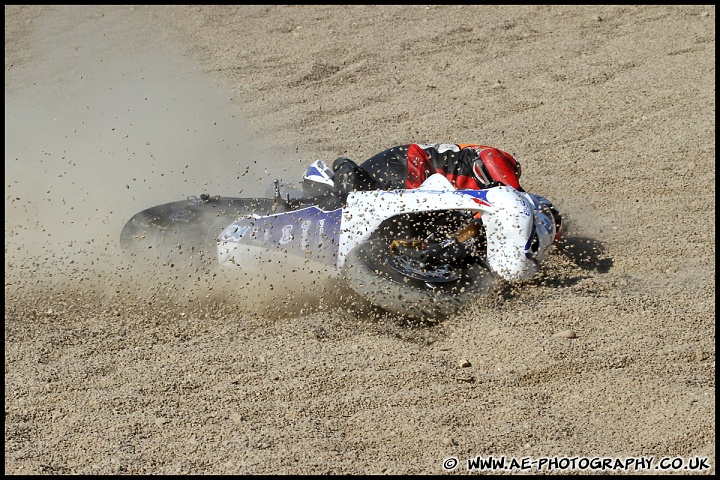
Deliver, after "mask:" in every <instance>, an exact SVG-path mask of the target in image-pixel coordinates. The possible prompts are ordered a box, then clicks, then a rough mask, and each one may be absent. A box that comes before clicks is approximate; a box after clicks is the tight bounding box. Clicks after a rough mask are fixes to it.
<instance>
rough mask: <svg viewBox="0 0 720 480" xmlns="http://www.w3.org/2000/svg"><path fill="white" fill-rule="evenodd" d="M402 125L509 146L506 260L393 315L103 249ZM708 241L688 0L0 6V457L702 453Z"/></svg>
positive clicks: (382, 144) (710, 69)
mask: <svg viewBox="0 0 720 480" xmlns="http://www.w3.org/2000/svg"><path fill="white" fill-rule="evenodd" d="M411 142H419V143H432V142H460V143H471V142H477V143H485V144H489V145H493V146H496V147H498V148H501V149H503V150H506V151H508V152H511V153H513V154H514V155H515V156H516V158H517V159H518V160H519V161H520V163H521V164H522V167H523V176H522V183H523V186H524V187H525V188H526V189H527V190H529V191H532V192H535V193H538V194H540V195H543V196H546V197H547V198H549V199H551V200H552V201H553V202H555V203H556V204H557V205H558V207H559V208H560V210H561V211H562V212H563V213H564V215H565V217H566V218H567V220H568V225H569V228H568V231H567V234H566V239H565V241H564V242H563V243H562V244H561V245H560V246H559V248H557V249H556V250H555V251H554V252H553V255H552V257H551V258H550V260H549V261H548V262H547V264H546V265H545V266H544V268H543V271H542V272H541V274H540V275H539V277H538V278H537V279H535V280H533V281H530V282H525V283H524V284H521V285H515V286H513V285H506V286H502V287H501V288H500V289H499V290H498V291H496V292H495V293H493V294H492V295H490V296H488V297H485V298H478V299H477V302H471V303H470V304H469V305H468V306H467V308H466V309H465V310H464V311H463V312H462V313H461V314H458V315H457V316H455V317H452V318H448V319H446V320H444V321H441V322H434V323H425V322H418V321H411V320H409V319H406V318H402V317H397V316H392V315H387V314H384V313H383V312H381V311H378V310H375V309H373V308H371V307H369V306H368V305H367V304H364V303H363V302H362V301H361V300H359V299H357V298H353V296H352V294H350V293H348V292H347V291H345V290H343V287H342V285H339V284H338V283H337V282H335V281H333V280H328V278H326V277H325V276H323V274H321V272H317V271H315V270H313V268H312V267H311V266H306V267H305V268H303V269H299V270H297V271H295V272H288V271H287V270H285V269H284V268H283V267H284V266H283V265H282V264H280V263H278V264H273V265H268V269H267V271H266V273H265V274H264V275H263V276H262V278H260V277H257V276H255V277H249V276H245V277H242V276H240V278H236V277H230V276H226V275H224V274H223V273H222V272H217V271H212V270H209V271H198V272H194V273H192V274H190V275H189V276H188V275H187V274H186V273H185V272H182V271H175V270H174V269H173V267H170V266H169V265H156V266H153V267H152V268H150V269H147V268H144V267H143V266H142V265H139V263H140V262H139V261H133V260H132V259H128V258H126V257H124V256H123V255H122V253H121V252H120V249H119V246H118V238H119V233H120V229H121V228H122V226H123V224H124V223H125V222H126V221H127V220H128V219H129V218H130V217H131V216H132V215H133V214H134V213H135V212H138V211H140V210H142V209H144V208H147V207H150V206H153V205H156V204H159V203H164V202H170V201H175V200H181V199H183V198H185V197H187V196H193V195H194V196H199V195H200V194H201V193H210V194H213V195H215V194H217V195H228V196H256V195H263V194H264V192H265V191H266V188H267V187H268V186H269V185H271V184H272V181H273V179H276V178H278V179H281V180H282V181H283V182H290V183H291V182H295V181H297V180H298V179H299V178H300V175H301V174H302V172H303V171H304V167H305V166H306V165H307V164H308V163H309V162H310V161H312V160H313V159H316V158H320V159H324V160H326V161H328V162H329V161H332V160H333V159H334V158H336V157H338V156H341V155H344V156H348V157H350V158H353V159H355V160H357V161H362V160H364V159H365V158H368V157H369V156H371V155H372V154H374V153H376V152H378V151H380V150H383V149H385V148H388V147H390V146H393V145H399V144H403V143H411ZM714 264H715V7H714V6H710V5H704V6H694V5H689V6H669V7H664V6H624V5H623V6H619V5H614V6H568V7H561V6H523V5H517V6H456V5H419V6H397V5H381V6H363V5H361V6H340V5H309V6H279V5H261V6H219V7H218V6H171V7H162V6H134V7H131V6H120V7H110V6H106V7H102V6H89V7H79V6H73V7H71V6H5V472H6V473H8V474H23V473H24V474H28V473H64V474H113V473H130V474H143V473H150V474H173V473H179V474H232V473H248V474H316V473H320V474H323V473H329V474H363V473H369V474H413V473H419V474H438V473H445V472H447V471H450V472H454V473H467V472H468V469H469V467H471V466H472V465H469V464H468V460H469V459H470V460H473V459H475V458H476V457H479V456H481V457H483V458H486V457H489V456H493V457H495V458H499V457H501V456H505V457H506V459H508V460H509V459H513V458H514V459H517V460H518V461H519V462H520V461H521V460H522V459H525V461H526V462H528V463H526V464H525V465H526V466H528V468H523V467H522V466H519V467H517V468H513V469H510V468H508V469H505V470H499V471H497V470H496V471H495V473H528V472H529V473H532V472H536V471H540V472H541V473H570V472H575V473H590V472H593V470H591V469H590V468H589V465H590V464H589V463H588V462H589V460H588V462H585V463H582V462H581V459H593V458H599V459H610V461H612V462H614V460H615V459H628V458H630V459H632V458H649V457H652V458H653V463H652V464H648V466H650V465H651V466H650V468H649V469H644V470H638V472H640V473H663V472H672V471H673V470H672V469H670V470H665V469H662V468H660V465H661V464H660V459H662V458H671V459H673V458H678V459H680V460H679V463H677V464H676V465H679V466H680V469H679V470H678V472H679V473H714V471H715V266H714ZM571 337H574V338H571ZM548 458H549V459H557V460H558V461H557V462H555V463H547V462H545V463H543V462H544V461H543V460H541V459H548ZM453 459H455V460H453ZM568 459H577V460H575V465H576V468H575V469H574V470H573V469H572V468H565V469H563V468H562V467H563V466H565V467H567V466H568V465H569V464H570V463H569V462H570V460H568ZM454 462H456V463H454ZM521 465H522V464H521ZM606 465H609V464H606ZM628 465H630V464H628ZM633 465H634V464H633ZM633 465H631V466H630V467H629V469H628V470H623V469H613V468H609V467H608V468H606V469H605V470H594V472H596V473H603V472H609V473H634V472H635V470H634V466H633ZM663 465H664V464H663ZM706 465H707V466H709V468H705V466H706ZM538 467H539V470H538ZM685 467H687V468H685Z"/></svg>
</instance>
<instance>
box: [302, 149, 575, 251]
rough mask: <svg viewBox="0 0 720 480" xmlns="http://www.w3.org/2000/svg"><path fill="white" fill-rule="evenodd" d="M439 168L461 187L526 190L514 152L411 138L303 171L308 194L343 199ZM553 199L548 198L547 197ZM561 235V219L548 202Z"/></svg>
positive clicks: (473, 229) (475, 227)
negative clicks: (369, 154) (408, 141)
mask: <svg viewBox="0 0 720 480" xmlns="http://www.w3.org/2000/svg"><path fill="white" fill-rule="evenodd" d="M434 173H439V174H441V175H443V176H445V177H446V178H447V179H448V180H450V182H451V183H452V184H453V186H454V187H455V188H456V189H463V190H480V189H486V188H492V187H495V186H499V185H506V186H509V187H512V188H514V189H516V190H518V191H521V192H523V191H524V190H523V188H522V187H521V186H520V175H521V173H522V170H521V168H520V163H518V161H517V160H516V159H515V158H514V157H513V156H512V155H510V154H509V153H507V152H504V151H502V150H500V149H498V148H495V147H490V146H487V145H480V144H474V143H472V144H453V143H433V144H419V143H412V144H406V145H399V146H395V147H391V148H388V149H387V150H384V151H382V152H380V153H378V154H376V155H374V156H372V157H370V158H369V159H367V160H365V161H364V162H363V163H362V164H361V165H358V164H357V163H355V162H354V161H353V160H351V159H349V158H347V157H339V158H337V159H336V160H335V161H334V162H333V166H332V170H331V169H330V168H328V166H327V165H326V164H325V163H324V162H322V161H321V160H316V161H315V162H313V163H312V165H311V166H310V168H309V169H308V171H307V172H306V174H305V175H304V176H303V191H304V193H305V195H307V196H319V195H329V196H330V197H340V198H344V197H345V196H346V195H347V194H348V193H350V192H351V191H355V190H391V189H413V188H417V187H419V186H420V185H421V184H422V183H423V182H424V181H425V179H427V177H429V176H430V175H432V174H434ZM548 204H549V202H548ZM549 206H550V209H551V211H552V214H553V217H554V218H555V223H556V228H557V235H556V237H555V239H556V240H557V239H558V238H559V237H560V231H561V223H562V222H561V218H560V214H559V213H558V212H557V210H556V209H555V208H554V207H553V206H552V205H549ZM481 225H482V222H481V220H480V219H479V218H477V217H476V218H475V219H473V221H471V222H470V223H469V224H468V226H467V227H465V228H464V229H462V230H461V231H459V232H456V233H455V234H454V235H453V236H452V237H451V238H450V240H449V241H446V242H443V243H442V244H441V249H442V250H447V249H448V247H451V246H457V245H459V244H462V243H463V242H465V241H466V240H467V239H469V238H471V237H473V236H475V235H476V234H477V233H478V232H479V230H480V227H481Z"/></svg>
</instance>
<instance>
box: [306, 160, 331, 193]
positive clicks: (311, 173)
mask: <svg viewBox="0 0 720 480" xmlns="http://www.w3.org/2000/svg"><path fill="white" fill-rule="evenodd" d="M333 176H334V173H333V171H332V170H331V169H330V167H328V166H327V165H326V164H325V162H323V161H322V160H315V161H314V162H312V163H311V164H310V166H309V167H308V169H307V170H306V171H305V175H303V183H302V187H303V194H304V195H305V196H306V197H319V196H324V195H328V194H330V193H332V192H334V191H335V190H336V188H335V182H334V181H333Z"/></svg>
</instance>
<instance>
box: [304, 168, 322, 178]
mask: <svg viewBox="0 0 720 480" xmlns="http://www.w3.org/2000/svg"><path fill="white" fill-rule="evenodd" d="M313 175H317V176H318V177H322V176H323V172H321V171H320V170H318V169H317V168H315V167H308V169H307V172H305V176H306V177H310V176H313Z"/></svg>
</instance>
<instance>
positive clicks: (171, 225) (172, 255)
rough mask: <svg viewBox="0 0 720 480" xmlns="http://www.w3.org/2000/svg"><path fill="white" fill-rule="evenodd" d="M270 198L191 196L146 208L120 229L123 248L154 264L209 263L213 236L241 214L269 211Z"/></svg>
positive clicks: (213, 259) (212, 257)
mask: <svg viewBox="0 0 720 480" xmlns="http://www.w3.org/2000/svg"><path fill="white" fill-rule="evenodd" d="M276 206H277V204H276V203H275V202H274V201H273V200H272V199H269V198H224V197H212V198H210V197H208V198H202V199H198V198H190V199H188V200H183V201H179V202H172V203H166V204H163V205H158V206H155V207H151V208H148V209H146V210H143V211H142V212H139V213H137V214H135V215H134V216H133V217H132V218H131V219H130V220H128V222H127V223H126V224H125V226H124V227H123V229H122V232H121V234H120V246H121V248H122V249H123V251H124V252H125V253H126V254H128V255H132V256H134V257H140V258H142V260H143V261H146V262H147V261H149V262H150V263H152V264H154V265H168V266H171V267H174V266H175V263H179V264H185V265H192V266H196V267H197V266H205V267H207V266H211V265H213V264H215V263H216V262H217V242H216V239H217V237H218V236H219V235H220V233H221V232H222V231H223V229H224V228H225V227H227V226H228V225H230V224H231V223H232V222H233V221H235V220H237V219H238V218H239V217H241V216H243V215H248V214H251V213H257V214H259V215H265V214H269V213H272V212H273V211H274V208H275V207H276Z"/></svg>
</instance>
